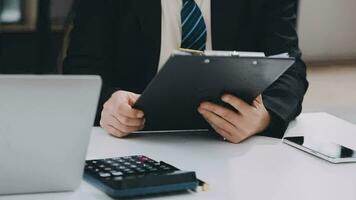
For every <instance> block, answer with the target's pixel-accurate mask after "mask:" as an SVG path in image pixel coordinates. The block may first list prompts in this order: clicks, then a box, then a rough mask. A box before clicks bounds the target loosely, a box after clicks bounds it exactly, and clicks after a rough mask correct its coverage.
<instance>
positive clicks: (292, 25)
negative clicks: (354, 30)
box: [258, 0, 308, 138]
mask: <svg viewBox="0 0 356 200" xmlns="http://www.w3.org/2000/svg"><path fill="white" fill-rule="evenodd" d="M265 2H266V3H265V5H264V6H263V10H264V15H263V16H262V17H261V24H260V27H262V30H261V29H260V30H261V31H260V32H259V37H258V38H259V42H258V44H259V49H260V50H261V51H264V52H266V54H268V55H273V54H279V53H285V52H288V53H289V54H290V55H291V56H292V57H295V58H296V63H295V64H294V65H293V66H292V67H291V68H290V69H289V70H287V71H286V72H285V73H284V74H283V75H282V76H281V77H280V78H279V79H278V80H277V81H276V82H275V83H274V84H272V85H271V86H270V87H269V88H268V89H267V90H265V91H264V93H263V94H262V96H263V100H264V104H265V106H266V108H267V110H268V111H269V113H270V115H271V123H270V126H269V127H268V128H267V130H266V131H264V132H263V133H262V135H265V136H272V137H277V138H281V137H283V135H284V132H285V131H286V129H287V127H288V124H289V122H290V121H291V120H293V119H295V118H296V117H297V116H298V115H299V114H300V113H301V111H302V102H303V98H304V95H305V93H306V91H307V89H308V81H307V79H306V65H305V64H304V62H303V61H302V59H301V51H300V49H299V46H298V36H297V32H296V19H297V6H298V1H297V0H271V1H265Z"/></svg>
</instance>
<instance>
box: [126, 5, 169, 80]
mask: <svg viewBox="0 0 356 200" xmlns="http://www.w3.org/2000/svg"><path fill="white" fill-rule="evenodd" d="M131 1H132V3H133V6H134V9H135V10H136V13H137V16H138V20H139V23H140V27H141V31H142V33H143V35H144V37H145V41H147V44H146V45H147V46H149V47H151V48H150V49H151V51H150V52H146V54H147V56H148V58H152V59H153V60H152V62H151V63H147V64H148V65H149V66H148V67H149V69H148V71H147V73H148V81H150V79H152V77H154V76H155V74H156V72H157V67H158V63H159V57H160V52H161V13H162V11H161V0H145V1H143V0H131Z"/></svg>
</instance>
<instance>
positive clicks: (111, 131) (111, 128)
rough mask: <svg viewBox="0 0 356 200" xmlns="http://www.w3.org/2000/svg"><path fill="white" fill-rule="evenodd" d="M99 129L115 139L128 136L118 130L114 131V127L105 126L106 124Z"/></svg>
mask: <svg viewBox="0 0 356 200" xmlns="http://www.w3.org/2000/svg"><path fill="white" fill-rule="evenodd" d="M101 127H102V128H103V129H104V130H105V131H106V132H107V133H109V134H110V135H113V136H115V137H119V138H121V137H125V136H127V135H128V134H127V133H123V132H121V131H120V130H118V129H116V128H115V127H113V126H110V125H107V124H102V125H101Z"/></svg>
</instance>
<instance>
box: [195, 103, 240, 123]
mask: <svg viewBox="0 0 356 200" xmlns="http://www.w3.org/2000/svg"><path fill="white" fill-rule="evenodd" d="M200 108H202V109H204V110H208V111H210V112H213V113H215V114H216V115H218V116H220V117H221V118H223V119H225V120H226V121H228V122H230V123H231V124H234V125H236V123H237V122H238V120H239V118H241V116H240V115H239V114H238V113H236V112H234V111H231V110H229V109H227V108H224V107H222V106H219V105H216V104H213V103H208V102H204V103H202V104H201V106H200Z"/></svg>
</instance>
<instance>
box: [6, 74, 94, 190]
mask: <svg viewBox="0 0 356 200" xmlns="http://www.w3.org/2000/svg"><path fill="white" fill-rule="evenodd" d="M100 88H101V79H100V77H98V76H31V75H19V76H17V75H8V76H7V75H2V76H0V194H16V193H37V192H54V191H70V190H74V189H76V188H77V187H78V186H79V184H80V182H81V179H82V175H83V168H84V162H85V157H86V152H87V147H88V143H89V138H90V132H91V129H92V126H93V122H94V118H95V111H96V108H97V103H98V98H99V93H100Z"/></svg>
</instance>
